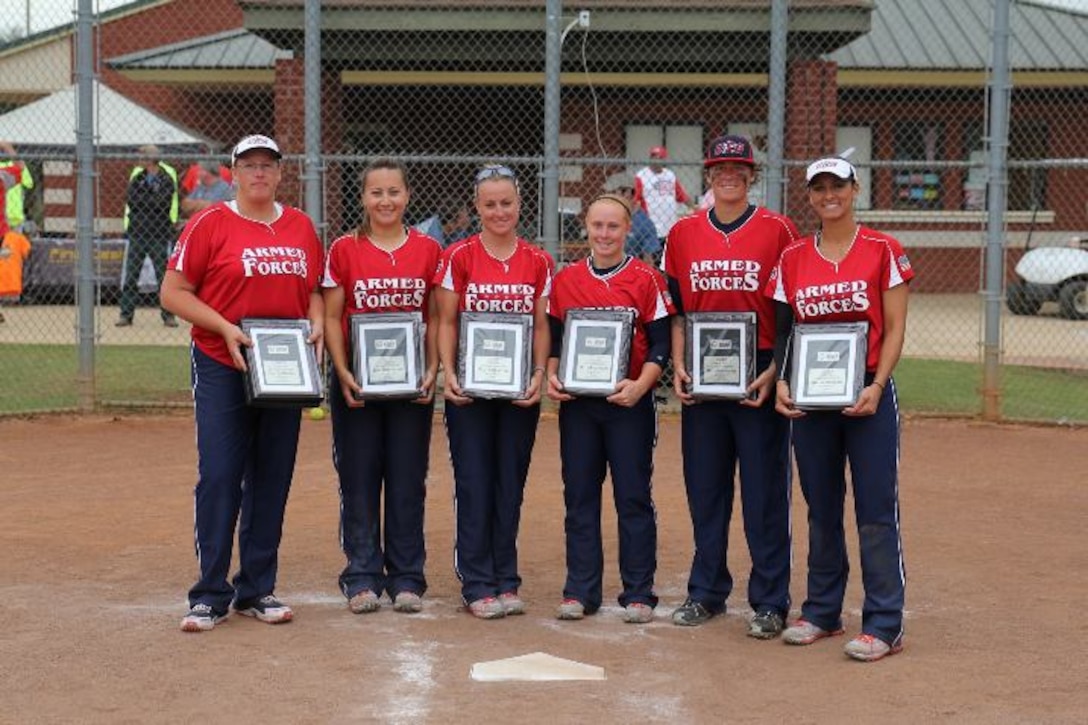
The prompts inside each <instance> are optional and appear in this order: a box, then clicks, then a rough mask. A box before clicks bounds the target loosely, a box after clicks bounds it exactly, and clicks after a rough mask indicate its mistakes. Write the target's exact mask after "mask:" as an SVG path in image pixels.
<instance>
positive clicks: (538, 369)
mask: <svg viewBox="0 0 1088 725" xmlns="http://www.w3.org/2000/svg"><path fill="white" fill-rule="evenodd" d="M542 372H545V371H544V368H542V367H541V366H539V365H537V366H536V367H535V368H533V375H536V374H537V373H542Z"/></svg>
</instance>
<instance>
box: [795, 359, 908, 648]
mask: <svg viewBox="0 0 1088 725" xmlns="http://www.w3.org/2000/svg"><path fill="white" fill-rule="evenodd" d="M793 447H794V455H795V456H796V458H797V472H798V475H799V476H800V479H801V491H802V493H803V494H804V496H805V501H807V502H808V528H809V537H808V538H809V544H808V546H809V554H808V596H807V598H806V599H805V603H804V605H803V606H802V607H801V616H802V617H803V618H804V619H806V620H807V621H809V622H812V623H813V624H815V625H816V626H817V627H821V628H823V629H827V630H834V629H838V628H839V627H841V626H842V606H843V597H844V596H845V593H846V580H847V577H848V575H849V573H850V564H849V561H848V559H847V555H846V537H845V534H844V533H843V507H844V504H845V498H846V463H847V462H849V464H850V479H851V483H852V486H853V493H854V516H855V518H856V519H857V527H858V541H859V546H860V549H861V577H862V584H863V586H864V589H865V601H864V603H863V605H862V626H861V630H862V632H863V633H865V634H871V635H873V636H874V637H877V638H879V639H882V640H884V641H885V642H888V643H893V642H895V641H896V640H897V639H898V638H899V637H900V636H901V635H902V632H903V601H904V590H905V573H904V568H903V549H902V542H901V539H900V535H899V406H898V401H897V399H896V392H895V382H894V381H892V380H889V381H888V385H887V387H886V388H885V389H884V393H883V395H882V396H881V398H880V405H879V406H878V407H877V411H876V413H875V414H874V415H872V416H867V417H864V418H853V417H850V416H845V415H843V414H842V413H840V412H838V411H820V412H809V413H808V414H807V415H806V416H805V417H803V418H799V419H797V420H795V421H794V422H793Z"/></svg>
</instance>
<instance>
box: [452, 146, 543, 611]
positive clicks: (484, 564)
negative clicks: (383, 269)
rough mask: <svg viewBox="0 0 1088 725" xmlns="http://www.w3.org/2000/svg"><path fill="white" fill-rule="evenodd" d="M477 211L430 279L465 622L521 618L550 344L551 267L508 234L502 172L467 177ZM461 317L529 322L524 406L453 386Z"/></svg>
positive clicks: (511, 200) (514, 197)
mask: <svg viewBox="0 0 1088 725" xmlns="http://www.w3.org/2000/svg"><path fill="white" fill-rule="evenodd" d="M476 212H477V214H478V215H479V218H480V227H481V231H480V233H479V234H475V235H473V236H471V237H469V238H468V239H464V240H462V241H460V242H457V243H456V244H454V245H453V246H451V247H448V248H447V249H446V250H445V252H444V253H443V255H442V261H441V263H440V264H439V267H438V272H437V273H436V275H435V284H436V285H437V286H438V290H437V291H436V297H437V301H438V315H439V330H438V353H439V357H440V359H441V360H442V368H443V370H444V371H445V388H444V397H445V399H446V406H445V417H446V433H447V434H448V436H449V443H450V459H451V461H452V462H453V475H454V495H455V498H456V510H457V534H456V536H457V541H456V560H455V566H456V570H457V576H458V578H460V580H461V596H462V598H463V599H464V601H465V603H466V604H467V605H468V611H469V612H470V613H471V614H473V615H474V616H476V617H479V618H481V619H495V618H498V617H503V616H506V615H508V614H521V613H523V612H524V611H525V603H524V602H523V601H522V599H521V597H520V596H519V595H518V587H519V586H521V576H520V574H519V573H518V550H517V538H518V525H519V523H520V519H521V502H522V498H523V496H524V491H525V479H526V477H527V476H528V474H529V461H530V459H531V457H532V453H533V442H534V440H535V438H536V427H537V422H538V421H539V419H540V395H541V392H542V384H543V381H544V366H545V364H546V363H547V360H548V353H549V351H550V345H551V338H550V332H549V329H548V316H547V305H548V295H549V294H550V292H551V283H552V270H553V269H554V266H555V265H554V263H553V261H552V259H551V257H549V256H548V254H547V253H546V252H544V251H543V250H541V249H539V248H538V247H534V246H532V245H530V244H529V243H528V242H526V241H525V240H524V239H521V238H519V237H518V236H517V224H518V219H519V216H520V212H521V194H520V190H519V188H518V183H517V177H516V176H515V174H514V172H513V171H512V170H510V169H509V168H508V167H506V166H485V167H484V168H483V169H481V170H480V171H479V173H477V174H476ZM464 311H480V312H499V313H508V314H517V315H530V316H531V317H532V321H533V334H532V351H531V352H532V357H531V360H532V364H533V372H532V376H531V380H530V383H529V386H528V390H527V391H526V395H525V397H524V398H523V399H521V400H514V401H510V400H498V399H472V398H469V397H467V396H466V395H465V394H464V391H463V390H462V389H461V385H460V383H459V381H458V378H457V347H458V335H459V327H458V324H459V320H460V315H461V312H464Z"/></svg>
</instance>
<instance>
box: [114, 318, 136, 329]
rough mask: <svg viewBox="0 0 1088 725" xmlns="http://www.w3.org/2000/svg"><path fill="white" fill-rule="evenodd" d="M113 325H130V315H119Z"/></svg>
mask: <svg viewBox="0 0 1088 725" xmlns="http://www.w3.org/2000/svg"><path fill="white" fill-rule="evenodd" d="M113 326H114V327H132V318H131V317H119V318H117V322H115V323H113Z"/></svg>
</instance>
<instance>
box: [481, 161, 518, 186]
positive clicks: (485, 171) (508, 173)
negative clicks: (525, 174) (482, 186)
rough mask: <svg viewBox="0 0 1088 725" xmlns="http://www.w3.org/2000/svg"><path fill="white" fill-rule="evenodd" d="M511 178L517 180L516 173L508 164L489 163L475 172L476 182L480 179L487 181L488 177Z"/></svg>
mask: <svg viewBox="0 0 1088 725" xmlns="http://www.w3.org/2000/svg"><path fill="white" fill-rule="evenodd" d="M496 178H497V179H513V180H515V181H516V180H517V178H518V175H517V174H515V173H514V171H513V169H511V168H510V167H509V166H503V165H501V164H490V165H488V166H485V167H483V168H482V169H480V170H479V171H478V172H477V173H476V183H477V184H479V183H480V182H481V181H487V180H488V179H496Z"/></svg>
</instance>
